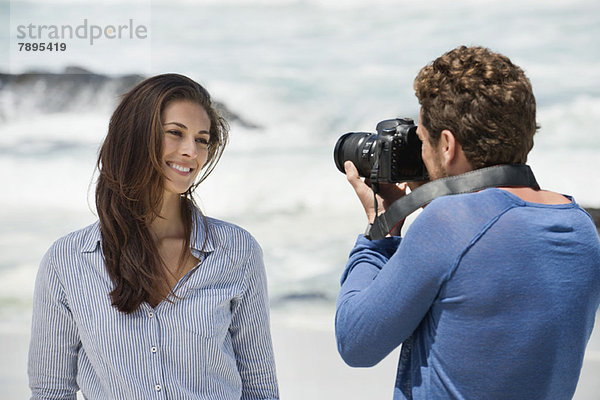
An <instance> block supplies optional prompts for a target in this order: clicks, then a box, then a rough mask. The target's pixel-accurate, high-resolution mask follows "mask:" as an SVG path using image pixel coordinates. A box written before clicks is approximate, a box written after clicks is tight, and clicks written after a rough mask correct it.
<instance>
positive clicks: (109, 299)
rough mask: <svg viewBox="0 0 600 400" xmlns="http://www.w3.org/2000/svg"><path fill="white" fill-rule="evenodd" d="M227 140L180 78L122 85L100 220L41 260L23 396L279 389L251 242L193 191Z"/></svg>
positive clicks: (99, 199)
mask: <svg viewBox="0 0 600 400" xmlns="http://www.w3.org/2000/svg"><path fill="white" fill-rule="evenodd" d="M226 142H227V124H226V123H225V121H224V120H223V119H222V118H221V117H219V115H218V114H217V112H216V111H215V109H214V108H213V105H212V103H211V99H210V95H209V94H208V92H207V91H206V90H205V89H204V88H202V87H201V86H200V85H199V84H197V83H196V82H194V81H192V80H191V79H189V78H187V77H184V76H181V75H176V74H165V75H159V76H155V77H152V78H149V79H147V80H145V81H143V82H141V83H140V84H138V85H137V86H136V87H134V88H133V89H132V90H131V91H130V92H129V93H127V94H126V95H125V96H124V97H123V99H122V101H121V103H120V105H119V106H118V107H117V109H116V111H115V112H114V114H113V116H112V118H111V120H110V125H109V129H108V135H107V137H106V139H105V141H104V143H103V145H102V148H101V150H100V155H99V158H98V169H99V172H100V175H99V179H98V183H97V187H96V207H97V211H98V216H99V221H98V222H96V223H95V224H93V225H91V226H88V227H86V228H84V229H82V230H79V231H76V232H73V233H71V234H69V235H67V236H66V237H64V238H62V239H59V240H58V241H57V242H56V243H54V245H53V246H52V247H51V248H50V250H49V251H48V252H47V253H46V255H45V256H44V258H43V260H42V263H41V265H40V270H39V272H38V277H37V280H36V286H35V295H34V309H33V324H32V338H31V345H30V352H29V379H30V387H31V390H32V398H33V399H47V398H52V399H59V398H60V399H75V396H76V395H75V393H76V392H77V391H78V390H79V389H80V390H81V392H82V393H83V395H84V396H85V397H86V398H89V399H109V398H110V399H147V398H164V399H208V398H210V399H240V398H243V399H275V398H278V389H277V382H276V378H275V365H274V360H273V351H272V346H271V337H270V332H269V315H268V298H267V288H266V277H265V271H264V266H263V262H262V253H261V250H260V247H259V246H258V244H257V243H256V241H255V240H254V238H253V237H252V236H251V235H250V234H248V233H247V232H246V231H244V230H243V229H241V228H239V227H237V226H234V225H232V224H228V223H226V222H222V221H218V220H215V219H211V218H208V217H204V216H203V215H202V214H201V212H200V211H199V209H198V208H197V207H196V206H195V204H194V202H193V200H192V192H193V190H194V189H195V188H196V186H197V185H198V184H199V183H200V182H202V181H203V180H204V179H205V178H206V177H207V176H208V174H209V173H210V172H211V171H212V170H213V168H214V167H215V165H216V163H217V161H218V160H219V158H220V156H221V154H222V152H223V149H224V147H225V144H226ZM198 177H199V178H198Z"/></svg>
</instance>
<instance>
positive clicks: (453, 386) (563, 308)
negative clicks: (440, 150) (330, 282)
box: [336, 189, 600, 400]
mask: <svg viewBox="0 0 600 400" xmlns="http://www.w3.org/2000/svg"><path fill="white" fill-rule="evenodd" d="M599 302H600V243H599V240H598V233H597V231H596V228H595V227H594V224H593V223H592V220H591V218H590V217H589V215H588V214H587V213H586V212H585V211H584V210H583V209H581V208H580V207H579V206H578V205H577V204H576V203H575V202H574V201H572V202H571V203H570V204H563V205H544V204H535V203H528V202H525V201H523V200H521V199H519V198H518V197H516V196H514V195H512V194H510V193H508V192H506V191H504V190H501V189H488V190H484V191H482V192H479V193H474V194H465V195H455V196H446V197H442V198H438V199H437V200H435V201H433V202H432V203H431V204H429V205H428V206H427V207H426V208H425V209H424V210H423V212H422V213H421V214H420V215H419V217H418V218H417V219H416V220H415V221H414V222H413V224H412V225H411V226H410V227H409V229H408V231H407V233H406V235H405V237H404V238H402V239H401V238H399V237H391V238H386V239H383V240H377V241H369V240H367V239H365V238H364V237H362V236H361V237H359V239H358V241H357V242H356V245H355V247H354V249H353V250H352V252H351V254H350V258H349V261H348V264H347V267H346V269H345V271H344V273H343V276H342V288H341V291H340V294H339V298H338V302H337V313H336V336H337V342H338V349H339V352H340V354H341V355H342V357H343V359H344V360H345V361H346V362H347V363H348V364H349V365H351V366H372V365H374V364H376V363H377V362H379V361H380V360H381V359H383V358H384V357H385V356H386V355H387V354H388V353H389V352H390V351H392V350H393V349H394V348H396V347H397V346H398V345H400V344H401V343H403V342H404V344H403V346H402V350H401V354H400V360H399V366H398V372H397V380H396V384H395V388H394V399H411V398H412V399H441V398H443V399H477V398H485V399H506V398H510V399H527V400H532V399H553V400H554V399H570V398H572V396H573V393H574V392H575V388H576V385H577V380H578V377H579V372H580V369H581V365H582V362H583V356H584V352H585V347H586V344H587V341H588V339H589V337H590V334H591V331H592V328H593V324H594V319H595V314H596V311H597V309H598V304H599Z"/></svg>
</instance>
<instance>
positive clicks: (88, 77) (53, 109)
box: [0, 67, 260, 129]
mask: <svg viewBox="0 0 600 400" xmlns="http://www.w3.org/2000/svg"><path fill="white" fill-rule="evenodd" d="M145 78H146V77H145V76H143V75H138V74H127V75H118V76H109V75H104V74H98V73H95V72H92V71H88V70H86V69H84V68H81V67H67V68H65V70H64V71H63V72H60V73H50V72H44V71H32V72H26V73H22V74H5V73H0V121H9V120H11V119H13V118H18V117H27V116H29V115H31V114H32V113H42V114H46V113H47V114H50V113H60V112H80V111H87V110H95V111H97V110H98V109H101V110H103V111H106V112H112V110H114V108H115V107H116V105H117V103H118V101H119V98H120V97H121V95H123V94H124V93H126V92H127V91H128V90H129V89H130V88H131V87H133V86H134V85H136V84H137V83H139V82H141V81H142V80H144V79H145ZM213 101H214V103H215V106H216V108H217V109H218V110H219V112H220V113H221V115H222V116H223V117H224V118H225V119H226V120H227V122H229V123H230V124H237V125H240V126H243V127H245V128H250V129H257V128H260V126H258V125H257V124H255V123H253V122H252V121H249V120H247V119H246V118H243V117H242V116H240V115H239V114H238V113H236V112H234V111H232V110H231V109H229V108H228V106H227V105H226V104H224V103H223V102H221V101H218V100H214V99H213Z"/></svg>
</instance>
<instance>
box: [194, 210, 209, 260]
mask: <svg viewBox="0 0 600 400" xmlns="http://www.w3.org/2000/svg"><path fill="white" fill-rule="evenodd" d="M212 236H213V235H211V231H210V224H209V223H208V218H207V217H205V216H204V215H203V214H202V212H201V211H200V210H198V209H196V208H194V211H193V215H192V237H191V238H190V246H191V248H192V249H193V250H196V251H198V252H204V253H210V252H211V251H213V250H214V249H215V248H214V243H213V237H212Z"/></svg>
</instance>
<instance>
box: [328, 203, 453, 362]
mask: <svg viewBox="0 0 600 400" xmlns="http://www.w3.org/2000/svg"><path fill="white" fill-rule="evenodd" d="M428 208H429V207H428ZM425 214H427V213H426V212H425V211H424V212H423V213H422V214H421V215H420V216H419V218H418V219H417V220H416V221H415V222H414V223H413V225H412V226H411V227H410V229H409V231H408V232H407V235H406V237H404V238H399V237H390V238H385V239H382V240H373V241H370V240H368V239H366V238H365V237H364V236H360V237H359V238H358V240H357V241H356V244H355V246H354V248H353V250H352V252H351V253H350V257H349V259H348V263H347V266H346V269H345V271H344V273H343V275H342V286H341V290H340V293H339V296H338V300H337V306H336V317H335V330H336V339H337V346H338V351H339V353H340V355H341V356H342V358H343V359H344V361H345V362H346V363H347V364H348V365H350V366H355V367H369V366H373V365H375V364H377V363H378V362H379V361H381V360H382V359H383V358H385V356H387V355H388V354H389V353H390V352H391V351H392V350H394V349H395V348H396V347H397V346H399V345H400V344H401V343H402V342H403V341H404V340H406V339H408V338H409V337H410V335H411V334H412V332H413V331H414V330H415V329H416V328H417V327H418V325H419V324H420V322H421V320H422V319H423V318H424V317H425V315H426V313H427V311H428V310H429V308H430V307H431V305H432V303H433V302H434V300H435V298H436V296H437V294H438V292H439V290H440V286H441V285H442V283H443V282H444V280H445V279H446V272H445V269H447V267H448V263H447V260H448V258H447V257H446V256H445V255H444V254H443V253H444V252H447V253H448V255H450V254H451V253H452V251H451V249H446V250H447V251H446V250H444V251H440V247H443V244H442V242H444V241H445V240H446V239H444V238H443V236H444V235H446V233H445V232H444V229H437V226H438V225H439V224H432V223H431V222H433V221H428V218H429V217H427V216H426V215H425ZM434 218H436V217H434ZM429 219H431V218H429Z"/></svg>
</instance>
